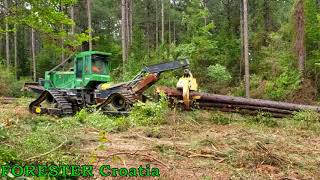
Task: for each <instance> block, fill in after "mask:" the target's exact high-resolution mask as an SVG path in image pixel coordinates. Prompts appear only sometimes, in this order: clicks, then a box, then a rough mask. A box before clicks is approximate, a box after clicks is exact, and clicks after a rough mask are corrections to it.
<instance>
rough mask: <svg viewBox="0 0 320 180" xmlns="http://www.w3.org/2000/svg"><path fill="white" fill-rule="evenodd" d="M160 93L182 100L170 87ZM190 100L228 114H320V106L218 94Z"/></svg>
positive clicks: (198, 95)
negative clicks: (303, 112) (300, 112)
mask: <svg viewBox="0 0 320 180" xmlns="http://www.w3.org/2000/svg"><path fill="white" fill-rule="evenodd" d="M157 91H158V92H163V93H165V94H166V95H167V96H168V97H169V98H174V99H178V100H182V92H181V91H180V90H177V89H174V88H169V87H158V88H157ZM189 96H190V100H191V101H192V104H193V107H194V108H200V109H212V108H213V109H219V110H221V111H227V112H244V113H248V114H256V113H257V112H268V113H270V114H272V115H273V116H274V117H284V116H288V115H292V114H293V113H294V112H297V111H304V110H310V111H315V112H320V106H311V105H302V104H293V103H286V102H277V101H270V100H262V99H251V98H243V97H234V96H226V95H218V94H208V93H200V92H192V91H191V92H190V94H189Z"/></svg>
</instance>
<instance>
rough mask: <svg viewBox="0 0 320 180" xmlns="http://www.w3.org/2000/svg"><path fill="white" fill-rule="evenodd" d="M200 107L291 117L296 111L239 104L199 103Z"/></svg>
mask: <svg viewBox="0 0 320 180" xmlns="http://www.w3.org/2000/svg"><path fill="white" fill-rule="evenodd" d="M199 106H200V107H216V108H222V109H234V110H254V111H263V112H270V113H280V114H288V115H291V114H293V113H294V111H290V110H284V109H276V108H266V107H256V106H247V105H238V104H222V103H199Z"/></svg>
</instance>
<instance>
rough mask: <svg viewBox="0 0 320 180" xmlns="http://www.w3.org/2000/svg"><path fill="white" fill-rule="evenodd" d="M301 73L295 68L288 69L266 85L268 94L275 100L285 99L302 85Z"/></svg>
mask: <svg viewBox="0 0 320 180" xmlns="http://www.w3.org/2000/svg"><path fill="white" fill-rule="evenodd" d="M300 83H301V78H300V74H299V73H298V72H297V71H294V70H287V71H285V72H284V73H282V74H281V75H280V76H279V77H277V78H275V79H274V80H273V81H268V83H267V86H266V93H267V96H268V97H269V98H271V99H275V100H283V99H285V98H286V97H287V96H288V95H290V94H291V93H292V92H294V91H295V90H297V89H298V88H299V86H300Z"/></svg>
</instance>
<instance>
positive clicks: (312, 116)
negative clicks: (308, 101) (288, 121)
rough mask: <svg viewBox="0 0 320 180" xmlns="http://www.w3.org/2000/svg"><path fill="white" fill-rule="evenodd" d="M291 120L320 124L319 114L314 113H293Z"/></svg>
mask: <svg viewBox="0 0 320 180" xmlns="http://www.w3.org/2000/svg"><path fill="white" fill-rule="evenodd" d="M293 119H294V120H296V121H304V122H309V123H310V122H313V123H315V122H320V114H319V113H317V112H314V111H300V112H296V113H294V116H293Z"/></svg>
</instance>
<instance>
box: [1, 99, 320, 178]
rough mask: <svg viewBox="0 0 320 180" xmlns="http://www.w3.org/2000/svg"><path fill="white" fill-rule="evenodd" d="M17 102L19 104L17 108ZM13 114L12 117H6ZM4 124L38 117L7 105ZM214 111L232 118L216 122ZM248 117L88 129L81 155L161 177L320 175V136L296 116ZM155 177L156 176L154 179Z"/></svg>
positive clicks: (183, 117) (180, 118) (182, 118)
mask: <svg viewBox="0 0 320 180" xmlns="http://www.w3.org/2000/svg"><path fill="white" fill-rule="evenodd" d="M13 106H15V107H13ZM8 112H10V113H11V115H10V116H9V115H8V116H6V114H7V113H8ZM0 113H1V115H2V119H1V122H2V124H3V125H4V126H10V124H12V123H14V122H13V121H14V120H12V118H10V117H15V119H21V118H26V117H28V118H29V117H30V118H32V117H33V116H31V115H30V114H29V113H28V111H27V107H26V106H21V105H19V106H18V105H7V104H2V105H1V107H0ZM212 113H217V114H218V115H219V116H220V115H221V116H223V117H227V118H229V119H232V122H229V123H222V124H221V123H216V122H212V121H210V117H211V116H212ZM248 118H250V117H248V116H242V115H239V114H222V113H218V112H207V111H200V112H198V114H197V116H194V115H193V114H190V113H186V114H185V113H184V112H180V113H177V114H171V115H170V116H169V117H168V122H167V124H165V125H161V126H152V127H133V128H130V129H128V130H127V131H124V132H117V133H114V132H113V133H105V132H104V131H102V130H101V129H96V128H88V127H85V128H82V129H81V130H80V131H78V132H77V134H76V135H77V136H78V137H79V141H80V146H79V149H78V151H79V152H78V153H79V154H80V155H81V157H82V161H83V163H85V164H94V166H95V167H96V168H95V179H104V178H102V177H101V176H99V173H98V167H99V166H101V165H102V164H109V165H111V166H112V167H138V166H140V165H142V166H144V165H145V164H150V166H151V167H157V168H160V175H161V177H160V179H283V180H284V179H288V180H290V179H292V180H295V179H319V177H320V172H319V170H318V169H319V167H320V135H319V131H318V129H316V130H314V129H310V128H306V127H305V126H301V124H297V123H296V122H293V121H292V120H291V119H277V120H275V121H277V126H274V127H269V126H266V125H264V124H261V123H248ZM317 123H319V122H317ZM150 179H152V178H150Z"/></svg>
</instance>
